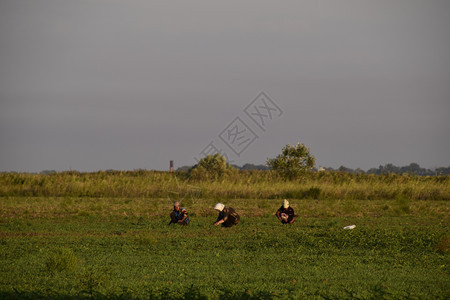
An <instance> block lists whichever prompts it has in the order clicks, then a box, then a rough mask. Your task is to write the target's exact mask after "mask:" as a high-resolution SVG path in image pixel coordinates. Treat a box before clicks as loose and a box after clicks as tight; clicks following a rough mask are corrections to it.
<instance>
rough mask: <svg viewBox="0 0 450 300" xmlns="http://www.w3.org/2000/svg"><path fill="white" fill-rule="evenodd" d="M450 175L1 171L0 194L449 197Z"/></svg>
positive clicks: (200, 196)
mask: <svg viewBox="0 0 450 300" xmlns="http://www.w3.org/2000/svg"><path fill="white" fill-rule="evenodd" d="M449 183H450V176H448V175H445V176H415V175H405V174H403V175H400V174H389V175H372V174H370V175H369V174H349V173H342V172H315V173H308V174H305V175H304V176H303V177H301V178H299V179H296V180H292V181H285V180H283V179H281V178H279V177H278V176H277V175H276V174H275V173H273V172H268V171H236V172H234V173H232V174H230V175H228V176H226V177H224V178H222V179H219V180H214V181H210V180H208V181H207V180H193V179H191V178H189V177H188V176H187V174H186V173H183V172H175V173H169V172H160V171H144V170H139V171H109V172H104V171H99V172H94V173H80V172H75V171H68V172H60V173H54V174H49V175H43V174H27V173H1V174H0V196H1V197H8V196H30V197H37V196H44V197H49V196H52V197H94V198H95V197H134V198H138V197H145V198H166V197H183V198H189V199H196V198H214V199H238V198H239V199H259V198H264V199H279V198H288V199H357V200H374V199H398V198H406V199H409V200H450V188H449V186H450V184H449Z"/></svg>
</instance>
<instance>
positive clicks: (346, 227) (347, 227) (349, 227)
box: [344, 225, 356, 229]
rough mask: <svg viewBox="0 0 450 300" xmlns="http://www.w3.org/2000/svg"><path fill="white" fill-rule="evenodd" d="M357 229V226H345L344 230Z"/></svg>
mask: <svg viewBox="0 0 450 300" xmlns="http://www.w3.org/2000/svg"><path fill="white" fill-rule="evenodd" d="M355 227H356V225H350V226H345V227H344V229H353V228H355Z"/></svg>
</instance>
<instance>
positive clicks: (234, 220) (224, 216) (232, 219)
mask: <svg viewBox="0 0 450 300" xmlns="http://www.w3.org/2000/svg"><path fill="white" fill-rule="evenodd" d="M214 209H215V210H217V211H218V212H219V216H218V217H217V220H216V222H214V226H218V225H220V224H222V227H231V226H233V225H237V224H239V221H240V217H239V215H238V213H237V212H236V211H235V210H234V209H233V208H232V207H228V206H225V205H224V204H222V203H217V204H216V206H214Z"/></svg>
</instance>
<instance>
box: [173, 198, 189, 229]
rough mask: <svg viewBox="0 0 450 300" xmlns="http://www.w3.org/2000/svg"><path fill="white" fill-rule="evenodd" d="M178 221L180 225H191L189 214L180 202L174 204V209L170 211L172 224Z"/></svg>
mask: <svg viewBox="0 0 450 300" xmlns="http://www.w3.org/2000/svg"><path fill="white" fill-rule="evenodd" d="M172 223H176V224H179V225H189V223H190V220H189V215H188V213H187V211H186V209H184V208H183V207H180V202H178V201H177V202H175V203H174V204H173V211H172V212H171V213H170V223H169V225H170V224H172Z"/></svg>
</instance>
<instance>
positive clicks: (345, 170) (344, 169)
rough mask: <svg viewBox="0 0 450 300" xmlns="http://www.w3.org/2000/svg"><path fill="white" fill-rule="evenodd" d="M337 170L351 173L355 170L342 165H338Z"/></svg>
mask: <svg viewBox="0 0 450 300" xmlns="http://www.w3.org/2000/svg"><path fill="white" fill-rule="evenodd" d="M338 171H340V172H346V173H353V172H355V171H354V170H353V169H350V168H347V167H344V166H340V167H339V169H338Z"/></svg>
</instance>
